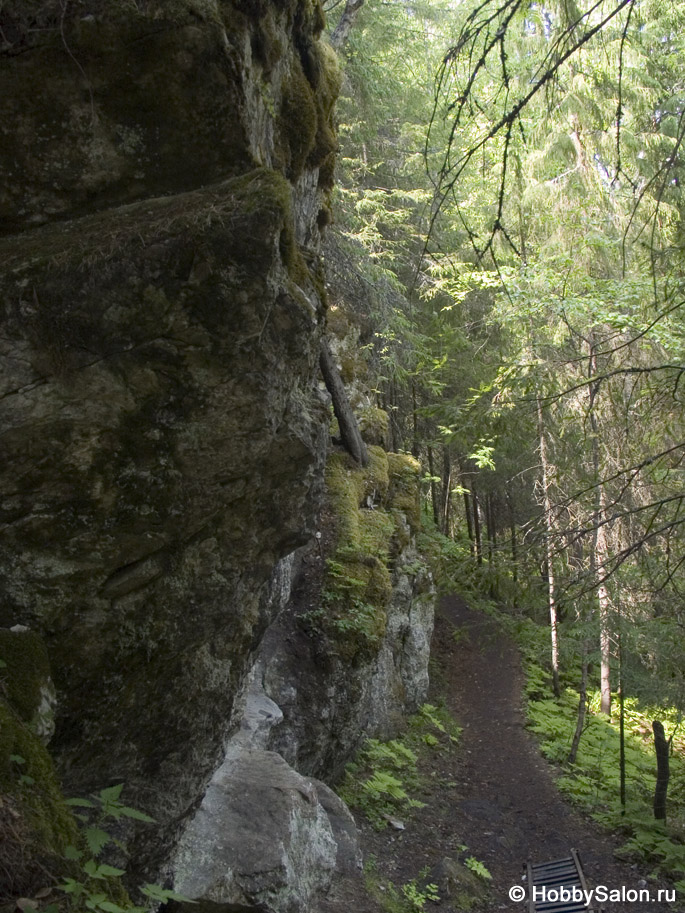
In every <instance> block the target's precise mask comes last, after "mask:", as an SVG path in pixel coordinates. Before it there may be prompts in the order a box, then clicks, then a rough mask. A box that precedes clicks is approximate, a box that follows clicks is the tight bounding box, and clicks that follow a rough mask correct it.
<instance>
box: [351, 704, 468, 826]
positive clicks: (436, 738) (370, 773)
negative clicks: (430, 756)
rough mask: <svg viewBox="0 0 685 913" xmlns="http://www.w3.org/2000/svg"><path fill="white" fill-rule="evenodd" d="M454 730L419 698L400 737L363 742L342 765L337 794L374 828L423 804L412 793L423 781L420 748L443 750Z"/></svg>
mask: <svg viewBox="0 0 685 913" xmlns="http://www.w3.org/2000/svg"><path fill="white" fill-rule="evenodd" d="M459 732H460V730H459V727H458V726H457V725H456V723H455V722H454V720H453V719H452V718H451V717H450V715H449V713H448V712H447V710H446V709H445V708H444V707H436V706H434V705H433V704H424V705H423V707H421V709H420V710H419V712H418V713H416V714H414V715H413V716H412V717H410V719H409V721H408V723H407V728H406V730H405V733H404V734H403V735H402V736H401V737H400V738H397V739H392V740H390V741H388V742H380V741H378V740H377V739H369V740H368V741H367V742H366V744H365V745H364V747H363V748H362V749H361V751H360V752H359V753H358V754H357V756H356V758H355V759H354V761H353V762H352V763H350V764H348V765H347V770H346V774H345V779H344V780H343V783H342V785H341V787H340V795H341V796H342V798H343V799H344V800H345V801H346V802H347V804H348V805H351V806H352V807H354V808H358V809H359V810H360V811H362V812H364V814H365V815H366V817H367V818H368V819H369V821H370V822H371V823H372V824H373V826H374V827H376V828H377V829H379V830H381V829H383V828H384V827H387V825H388V823H392V822H393V821H395V822H396V823H399V822H398V820H397V819H399V818H400V817H402V816H406V815H407V814H409V813H411V810H412V809H414V808H419V807H421V806H422V804H423V803H421V801H420V800H419V799H417V798H416V795H417V793H418V792H419V791H420V789H421V787H422V783H423V778H422V775H421V772H420V764H419V759H420V756H421V753H422V752H427V751H449V750H450V748H451V747H453V745H454V744H455V743H456V742H457V741H458V737H459Z"/></svg>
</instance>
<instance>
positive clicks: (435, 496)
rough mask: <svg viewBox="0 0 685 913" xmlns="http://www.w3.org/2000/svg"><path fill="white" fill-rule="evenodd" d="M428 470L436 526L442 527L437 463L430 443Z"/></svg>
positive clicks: (437, 527)
mask: <svg viewBox="0 0 685 913" xmlns="http://www.w3.org/2000/svg"><path fill="white" fill-rule="evenodd" d="M428 472H429V473H430V477H431V482H430V485H431V488H430V491H431V506H432V508H433V522H434V523H435V528H436V529H440V509H439V506H438V486H437V485H436V484H435V463H434V461H433V448H432V447H431V446H430V444H429V445H428Z"/></svg>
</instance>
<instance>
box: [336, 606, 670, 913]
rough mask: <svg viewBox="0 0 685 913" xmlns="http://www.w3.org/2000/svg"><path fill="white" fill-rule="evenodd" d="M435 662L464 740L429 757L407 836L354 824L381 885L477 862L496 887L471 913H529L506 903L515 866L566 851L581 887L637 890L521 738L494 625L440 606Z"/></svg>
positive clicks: (632, 906) (616, 907)
mask: <svg viewBox="0 0 685 913" xmlns="http://www.w3.org/2000/svg"><path fill="white" fill-rule="evenodd" d="M455 632H458V633H457V635H456V637H455ZM433 657H434V658H433V668H432V686H431V688H432V691H433V697H432V700H434V701H436V700H438V699H439V698H440V697H442V698H443V699H444V700H446V702H447V705H448V707H449V710H450V712H451V713H452V715H453V716H454V717H455V718H456V719H457V721H458V722H459V724H460V725H461V726H462V727H463V734H462V737H461V739H460V745H459V748H458V749H457V750H456V751H454V752H449V753H444V752H440V753H438V752H436V753H435V757H434V758H433V759H431V760H430V762H429V763H430V767H429V768H428V770H424V772H425V773H427V777H428V783H429V787H428V788H427V790H426V791H425V793H424V794H422V795H420V796H419V798H420V799H421V801H422V802H425V803H426V805H425V807H424V808H422V809H420V810H418V811H416V813H415V814H412V816H411V817H410V818H409V819H408V820H407V823H406V828H405V830H403V831H393V830H392V829H391V828H388V829H387V830H385V831H382V832H380V833H378V832H375V831H373V830H372V829H371V828H370V827H368V825H366V824H365V823H363V822H360V824H361V826H362V833H363V843H364V851H365V855H366V856H368V855H373V856H374V857H375V859H376V860H377V862H376V866H377V870H378V874H379V875H380V876H381V877H384V878H388V879H391V880H392V881H393V882H394V884H396V885H402V884H406V883H407V882H408V881H411V880H412V879H416V878H417V876H418V875H419V873H420V872H421V871H428V873H429V874H428V876H427V880H429V881H430V880H432V876H433V875H437V876H438V877H439V876H440V875H444V871H445V862H444V860H445V859H448V860H459V859H462V860H463V859H464V857H465V856H467V855H468V856H473V857H475V858H476V859H477V860H479V861H480V862H482V863H483V864H484V865H485V866H486V867H487V869H488V870H489V872H490V873H491V875H492V882H491V885H490V887H489V889H487V888H484V893H485V894H486V898H484V902H483V904H482V905H479V907H478V909H481V910H487V911H492V913H495V911H508V913H509V911H510V913H527V909H528V908H527V903H525V902H523V903H514V902H512V901H511V900H510V899H509V889H510V888H511V887H512V886H513V885H515V884H520V883H521V873H522V863H524V861H525V860H526V859H532V860H535V861H545V860H550V859H555V858H559V857H564V856H568V855H570V853H569V851H570V849H571V848H572V847H574V848H576V849H577V850H578V851H579V852H580V855H581V858H582V861H583V866H584V869H585V873H586V877H587V880H588V885H589V887H591V888H592V887H597V886H599V885H605V886H606V887H607V888H608V889H609V890H615V889H621V888H622V887H623V886H625V888H626V889H627V890H630V889H635V890H638V889H639V888H641V887H643V888H644V887H645V883H644V882H643V881H641V879H642V878H643V877H644V874H645V873H644V872H642V871H641V870H640V869H638V868H637V867H635V866H630V865H628V864H620V863H618V862H617V861H615V860H614V857H613V849H614V843H613V842H612V836H611V835H610V834H606V833H604V832H603V831H601V830H600V829H599V827H598V826H597V825H595V824H594V822H592V821H591V820H590V819H587V818H585V817H583V816H582V815H581V814H580V813H579V812H577V811H576V810H574V809H573V808H572V807H571V806H570V805H569V804H568V803H567V802H566V801H565V800H564V799H563V798H562V797H561V795H560V793H559V792H558V790H557V788H556V786H555V771H554V769H553V768H552V766H551V765H550V764H548V763H547V762H546V761H545V760H544V759H543V758H542V757H541V755H540V753H539V751H538V748H537V745H536V742H535V739H534V737H533V736H532V735H531V734H530V733H529V732H528V731H527V730H526V729H525V725H524V722H525V720H524V714H523V711H522V697H521V694H522V684H523V675H522V671H521V666H520V662H519V657H518V653H517V649H516V647H515V645H514V644H513V643H512V642H511V641H510V640H509V639H508V637H507V636H506V635H504V634H503V633H502V631H501V630H500V629H499V627H498V626H497V624H496V623H495V622H494V621H493V620H492V619H490V618H488V617H486V616H484V615H482V614H480V613H477V612H474V611H471V610H470V609H469V608H468V607H467V605H466V604H465V603H464V601H463V600H462V599H461V598H460V597H458V596H449V597H446V598H444V599H443V600H442V602H441V606H440V611H439V613H438V616H437V617H436V628H435V635H434V639H433ZM464 846H467V847H468V850H466V851H465V850H464ZM433 880H434V879H433ZM419 883H420V880H419ZM484 884H485V882H484ZM662 887H663V886H662ZM653 894H654V897H655V896H656V889H653ZM455 904H457V901H456V900H455V898H454V897H452V898H450V897H446V896H442V897H441V901H440V903H435V904H434V903H431V902H427V903H426V910H427V911H429V910H435V911H436V913H438V911H439V913H463V911H462V907H461V905H455ZM377 909H380V908H379V907H376V906H375V905H374V904H373V903H371V902H369V901H368V900H367V901H365V902H363V903H361V902H358V903H357V905H356V906H355V911H358V913H371V911H374V913H375V911H376V910H377ZM473 909H476V908H475V907H474V908H473ZM605 909H606V913H666V911H668V913H685V910H684V908H683V906H682V905H681V904H680V903H676V904H673V905H670V904H667V903H664V902H661V903H658V902H656V900H655V899H653V902H650V903H645V902H635V903H627V902H626V903H607V904H605ZM340 910H341V913H342V908H340ZM346 910H351V908H350V907H346Z"/></svg>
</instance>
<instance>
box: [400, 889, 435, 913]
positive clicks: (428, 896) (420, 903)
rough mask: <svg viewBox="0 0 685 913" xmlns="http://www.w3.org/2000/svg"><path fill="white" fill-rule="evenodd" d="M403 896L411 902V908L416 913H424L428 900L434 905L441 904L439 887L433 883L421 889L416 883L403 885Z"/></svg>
mask: <svg viewBox="0 0 685 913" xmlns="http://www.w3.org/2000/svg"><path fill="white" fill-rule="evenodd" d="M402 894H403V895H404V896H405V898H406V899H407V901H408V902H409V904H410V908H411V910H412V911H414V913H424V911H425V909H426V901H428V900H430V901H432V902H433V903H440V895H439V894H438V886H437V885H436V884H432V883H429V884H426V885H423V887H421V888H420V887H419V886H418V884H417V882H416V881H409V882H407V884H403V885H402Z"/></svg>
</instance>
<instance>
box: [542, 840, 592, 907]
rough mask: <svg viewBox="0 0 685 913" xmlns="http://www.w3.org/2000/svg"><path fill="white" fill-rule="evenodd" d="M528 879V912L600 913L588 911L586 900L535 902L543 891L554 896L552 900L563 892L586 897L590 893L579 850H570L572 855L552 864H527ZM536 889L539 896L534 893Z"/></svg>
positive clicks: (556, 860)
mask: <svg viewBox="0 0 685 913" xmlns="http://www.w3.org/2000/svg"><path fill="white" fill-rule="evenodd" d="M526 879H527V882H528V911H529V913H598V911H597V910H596V908H595V907H586V906H585V901H584V900H564V901H562V900H552V901H548V900H542V899H539V900H537V901H536V900H535V899H534V898H535V897H536V896H537V895H538V894H539V893H540V889H541V888H545V889H546V891H545V894H548V893H550V892H552V895H553V897H558V896H559V894H558V893H557V892H560V891H561V889H562V888H566V889H568V890H570V891H571V892H572V891H573V888H574V887H575V888H579V889H580V890H582V891H583V892H584V893H583V897H585V896H586V895H585V892H586V891H587V882H586V881H585V875H584V874H583V867H582V865H581V863H580V856H579V855H578V852H577V850H571V855H570V856H568V857H567V858H565V859H555V860H553V861H551V862H538V863H532V862H528V863H526ZM534 888H537V889H538V890H537V892H536V891H534Z"/></svg>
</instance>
